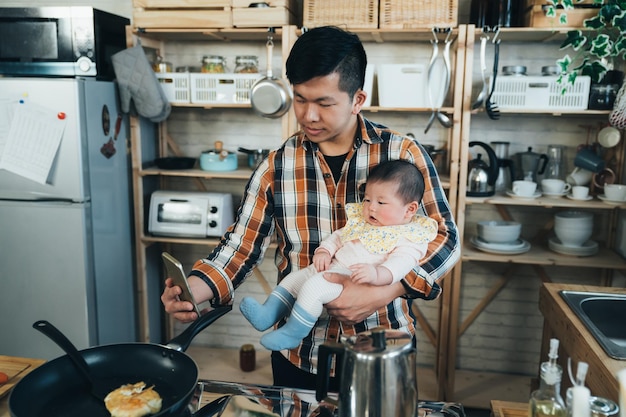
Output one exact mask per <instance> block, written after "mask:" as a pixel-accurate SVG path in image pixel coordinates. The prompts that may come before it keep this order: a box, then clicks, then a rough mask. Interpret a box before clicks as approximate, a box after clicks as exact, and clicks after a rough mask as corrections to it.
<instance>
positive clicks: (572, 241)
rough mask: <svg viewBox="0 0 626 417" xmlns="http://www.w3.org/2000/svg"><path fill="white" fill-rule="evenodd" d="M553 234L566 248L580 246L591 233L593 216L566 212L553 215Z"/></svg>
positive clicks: (585, 213) (580, 212)
mask: <svg viewBox="0 0 626 417" xmlns="http://www.w3.org/2000/svg"><path fill="white" fill-rule="evenodd" d="M554 233H555V234H556V237H558V238H559V240H560V241H561V243H563V244H564V245H568V246H581V245H583V244H584V243H585V242H587V241H588V240H589V238H590V237H591V234H592V233H593V214H592V213H588V212H584V211H576V210H568V211H562V212H560V213H557V214H555V215H554Z"/></svg>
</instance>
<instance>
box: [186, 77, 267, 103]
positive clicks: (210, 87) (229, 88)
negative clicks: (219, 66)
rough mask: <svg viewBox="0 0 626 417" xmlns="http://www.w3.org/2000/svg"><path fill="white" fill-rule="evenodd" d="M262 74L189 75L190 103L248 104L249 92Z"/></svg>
mask: <svg viewBox="0 0 626 417" xmlns="http://www.w3.org/2000/svg"><path fill="white" fill-rule="evenodd" d="M262 77H263V75H262V74H205V73H191V74H190V78H191V102H192V103H198V104H250V90H251V88H252V86H253V85H254V83H255V82H256V81H257V80H258V79H260V78H262Z"/></svg>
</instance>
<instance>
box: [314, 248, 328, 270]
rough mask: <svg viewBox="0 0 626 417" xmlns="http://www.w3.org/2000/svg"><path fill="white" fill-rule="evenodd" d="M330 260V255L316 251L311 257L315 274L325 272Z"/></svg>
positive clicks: (323, 251)
mask: <svg viewBox="0 0 626 417" xmlns="http://www.w3.org/2000/svg"><path fill="white" fill-rule="evenodd" d="M331 260H332V256H330V253H329V252H327V251H325V250H319V249H318V250H317V251H316V252H315V255H313V266H315V269H316V270H317V272H320V271H326V269H328V266H329V265H330V261H331Z"/></svg>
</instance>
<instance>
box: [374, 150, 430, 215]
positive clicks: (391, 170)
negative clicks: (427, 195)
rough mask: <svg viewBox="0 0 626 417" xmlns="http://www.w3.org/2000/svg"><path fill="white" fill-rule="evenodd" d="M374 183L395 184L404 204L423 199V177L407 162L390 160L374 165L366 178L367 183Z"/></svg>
mask: <svg viewBox="0 0 626 417" xmlns="http://www.w3.org/2000/svg"><path fill="white" fill-rule="evenodd" d="M374 182H389V183H394V184H397V186H398V190H397V193H398V195H399V196H400V198H402V200H403V201H404V203H406V204H408V203H410V202H411V201H422V197H424V187H425V186H424V176H423V175H422V173H421V172H420V170H419V169H417V167H416V166H415V165H413V164H412V163H410V162H408V161H403V160H392V161H385V162H381V163H380V164H378V165H376V166H375V167H374V168H373V169H372V170H371V171H370V174H369V176H368V177H367V183H374Z"/></svg>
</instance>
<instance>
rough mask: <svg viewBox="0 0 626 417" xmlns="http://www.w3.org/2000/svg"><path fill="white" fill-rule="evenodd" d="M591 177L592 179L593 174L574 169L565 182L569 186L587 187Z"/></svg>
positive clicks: (584, 170)
mask: <svg viewBox="0 0 626 417" xmlns="http://www.w3.org/2000/svg"><path fill="white" fill-rule="evenodd" d="M591 177H593V172H591V171H588V170H586V169H583V168H579V167H576V168H574V170H573V171H572V173H571V174H569V175H568V176H567V179H566V180H567V183H568V184H571V185H587V184H589V183H590V182H591Z"/></svg>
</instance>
